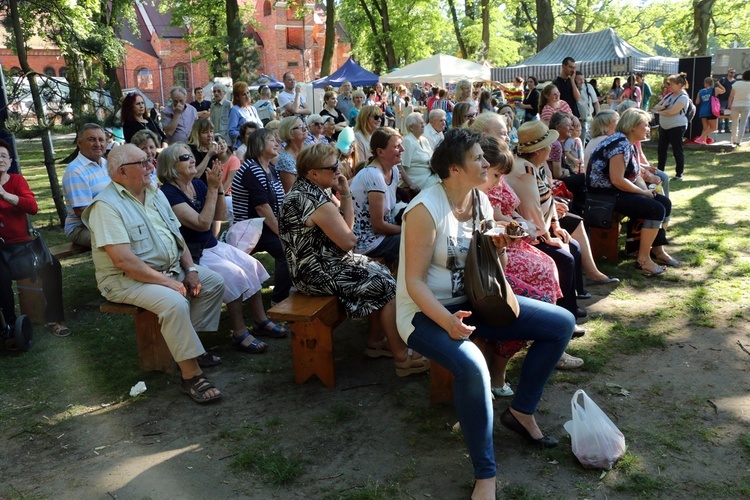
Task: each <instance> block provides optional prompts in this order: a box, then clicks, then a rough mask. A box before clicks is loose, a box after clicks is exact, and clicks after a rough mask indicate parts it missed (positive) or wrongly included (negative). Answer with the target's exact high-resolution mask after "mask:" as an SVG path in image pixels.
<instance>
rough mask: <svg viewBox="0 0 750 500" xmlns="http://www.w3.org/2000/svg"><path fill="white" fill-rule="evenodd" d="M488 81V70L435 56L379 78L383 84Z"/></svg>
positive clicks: (445, 56)
mask: <svg viewBox="0 0 750 500" xmlns="http://www.w3.org/2000/svg"><path fill="white" fill-rule="evenodd" d="M458 80H469V81H471V82H476V81H489V80H490V68H486V67H484V66H482V65H481V64H477V63H475V62H472V61H467V60H466V59H459V58H457V57H453V56H448V55H445V54H436V55H434V56H432V57H428V58H427V59H422V60H421V61H417V62H415V63H412V64H409V65H408V66H404V67H403V68H401V69H397V70H396V71H394V72H392V73H388V74H387V75H383V76H381V77H380V81H381V82H383V83H414V82H440V85H441V86H445V84H446V83H447V82H457V81H458Z"/></svg>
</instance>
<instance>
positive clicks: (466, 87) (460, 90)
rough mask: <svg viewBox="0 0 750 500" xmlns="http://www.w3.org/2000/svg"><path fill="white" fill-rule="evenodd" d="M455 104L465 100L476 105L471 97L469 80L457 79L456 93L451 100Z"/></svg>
mask: <svg viewBox="0 0 750 500" xmlns="http://www.w3.org/2000/svg"><path fill="white" fill-rule="evenodd" d="M453 101H454V102H455V103H456V104H458V103H459V102H467V103H469V104H473V105H476V103H475V102H474V100H473V99H472V98H471V82H470V81H469V80H459V81H457V82H456V94H455V99H454V100H453Z"/></svg>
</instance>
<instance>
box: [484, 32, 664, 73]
mask: <svg viewBox="0 0 750 500" xmlns="http://www.w3.org/2000/svg"><path fill="white" fill-rule="evenodd" d="M568 56H570V57H572V58H573V59H575V60H576V67H577V68H576V69H579V70H581V71H583V73H584V74H585V75H586V76H587V77H595V76H616V75H630V74H631V73H636V72H641V73H655V74H662V75H670V74H673V73H677V68H678V65H679V59H677V58H674V57H658V56H651V55H649V54H646V53H645V52H641V51H640V50H638V49H636V48H635V47H633V46H632V45H630V44H629V43H628V42H626V41H625V40H623V39H622V38H620V37H619V36H617V33H615V30H613V29H612V28H607V29H604V30H602V31H597V32H594V33H566V34H562V35H560V36H558V37H557V38H556V39H555V40H554V41H553V42H552V43H551V44H549V45H548V46H547V47H545V48H544V49H542V50H541V51H540V52H539V53H537V54H536V55H535V56H533V57H531V58H529V59H527V60H525V61H524V62H522V63H521V64H517V65H515V66H509V67H506V68H493V69H492V79H493V80H494V81H499V82H512V81H513V78H515V77H516V76H520V77H522V78H526V77H527V76H530V75H531V76H535V77H536V78H537V79H538V80H539V81H540V82H543V81H546V80H553V79H554V78H555V77H557V75H559V74H560V65H561V64H562V60H563V59H564V58H565V57H568Z"/></svg>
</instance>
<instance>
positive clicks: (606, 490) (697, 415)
mask: <svg viewBox="0 0 750 500" xmlns="http://www.w3.org/2000/svg"><path fill="white" fill-rule="evenodd" d="M646 299H647V297H646V298H644V300H646ZM645 303H648V300H646V302H645ZM614 307H617V300H616V299H613V298H609V297H604V296H595V297H594V300H593V301H591V302H590V304H589V311H590V313H592V315H593V316H594V317H596V314H601V313H604V314H606V312H607V310H611V308H614ZM677 321H678V322H682V321H683V320H681V319H678V320H677ZM590 326H591V329H592V332H594V334H595V329H596V324H595V321H594V322H592V323H591V324H590ZM364 333H365V323H364V322H361V321H360V322H352V321H347V322H345V323H344V324H342V325H341V326H340V327H339V328H338V329H337V330H336V334H335V354H336V375H337V385H336V388H335V389H327V388H325V387H324V386H323V385H322V384H321V383H320V382H319V381H317V380H312V381H309V382H308V383H306V384H303V385H296V384H294V383H293V380H292V371H291V366H292V365H291V348H290V340H289V339H285V340H277V341H271V346H272V349H271V352H269V353H267V354H264V355H260V356H242V355H240V354H238V353H236V352H234V351H232V350H230V349H229V348H228V346H227V345H225V343H224V342H222V341H221V340H219V339H216V338H211V337H207V338H205V339H204V340H206V344H208V345H209V346H215V352H217V353H218V354H220V355H221V356H223V358H224V363H223V364H222V365H220V366H218V367H216V368H213V369H209V370H207V373H209V375H210V377H211V379H212V381H214V382H215V383H216V384H217V385H218V386H219V387H221V388H222V389H223V390H224V391H225V397H224V400H223V401H222V402H220V403H219V404H216V405H209V406H198V405H196V404H194V403H192V402H191V401H190V400H189V399H188V398H187V397H186V396H184V395H182V394H180V393H179V391H178V390H177V387H176V385H175V383H174V382H175V380H176V379H174V378H171V377H169V376H166V375H161V374H144V380H145V381H146V384H147V386H148V390H147V391H146V393H145V394H144V395H143V396H140V397H138V398H135V399H132V398H125V400H124V401H123V402H121V403H117V404H112V405H109V404H108V403H110V402H108V401H100V402H97V403H92V404H91V405H89V406H88V407H87V408H84V409H77V410H72V409H70V408H66V406H67V404H66V401H65V395H58V396H56V398H55V400H54V401H50V402H49V404H48V409H47V410H46V411H44V412H42V413H40V414H39V415H37V417H38V421H39V422H40V425H38V426H37V428H36V429H34V428H31V429H29V428H28V427H23V426H20V425H19V424H18V423H16V422H6V423H5V424H4V426H3V431H2V436H3V438H2V441H3V445H2V455H3V457H4V459H3V460H2V464H3V465H2V467H3V474H2V479H1V480H0V496H3V497H7V498H105V499H106V498H182V499H193V498H194V499H203V498H324V497H331V498H338V497H345V498H441V499H442V498H445V499H453V498H468V496H469V493H470V484H471V479H472V477H471V476H472V475H471V464H470V462H469V460H468V456H467V452H466V448H465V446H464V443H463V441H462V439H461V438H460V436H457V435H456V434H454V433H451V431H450V426H451V425H452V424H454V423H455V421H456V419H455V416H454V411H453V408H452V406H451V405H442V406H433V405H430V403H429V398H428V394H429V383H428V382H429V377H428V376H424V375H419V376H412V377H407V378H405V379H400V378H397V377H396V376H395V373H394V369H393V364H392V362H391V361H390V360H387V359H379V360H369V359H366V358H365V357H364V356H362V354H361V353H362V349H363V347H364ZM749 337H750V329H749V328H748V326H747V323H746V322H745V321H742V322H740V324H738V325H736V326H735V327H734V328H732V329H731V330H728V329H725V328H715V329H710V328H695V327H690V328H687V327H685V328H682V327H678V328H677V333H675V334H672V335H670V337H669V338H668V345H667V346H666V347H665V348H663V349H662V348H654V349H648V350H645V351H640V352H638V353H635V354H627V353H622V354H620V355H618V356H617V357H616V358H615V359H614V360H612V361H610V362H609V363H608V364H607V366H606V368H605V370H604V371H603V372H599V373H596V374H594V375H593V376H592V374H591V373H588V374H587V373H586V372H581V373H571V372H567V373H559V372H558V374H556V375H555V376H554V377H553V379H552V381H551V382H550V384H549V385H548V387H547V389H546V391H545V394H544V398H543V401H542V404H541V405H540V412H539V415H538V420H539V422H540V426H541V427H542V429H544V430H545V431H546V432H548V433H549V434H552V435H555V436H557V437H559V438H560V439H561V444H560V446H559V447H558V448H557V449H555V450H552V451H540V450H537V449H534V448H531V447H529V446H528V445H527V444H525V443H524V442H522V441H521V440H520V439H519V438H518V437H517V436H516V435H512V434H511V433H510V432H509V431H507V430H505V429H504V428H503V427H502V426H500V425H499V422H496V426H495V453H496V459H497V462H498V472H499V474H498V481H499V485H500V491H501V493H500V494H499V496H500V497H504V496H510V497H512V496H516V497H521V496H524V497H525V498H530V497H544V498H546V497H557V498H632V497H638V496H660V497H679V498H688V497H695V496H706V495H708V494H711V495H712V496H716V497H730V496H733V495H732V494H729V493H728V492H730V491H733V490H731V488H732V485H733V484H736V483H737V482H740V481H744V483H745V485H747V484H748V479H747V478H748V459H747V456H746V453H747V451H746V450H743V449H742V447H740V446H738V445H737V441H738V439H739V437H740V436H741V435H743V434H745V433H747V428H748V423H750V397H749V396H748V377H747V371H748V362H749V361H750V355H748V354H747V353H746V352H743V350H742V349H741V348H740V346H739V345H738V344H737V342H738V341H740V342H741V343H743V344H744V345H746V346H747V345H750V338H749ZM65 340H66V341H69V342H75V336H73V337H71V338H69V339H65ZM29 354H32V353H29ZM584 358H585V355H584ZM512 375H513V374H511V380H512ZM127 384H128V385H130V381H127ZM608 384H609V385H608ZM613 384H615V385H617V386H621V387H622V388H624V389H626V390H627V391H629V395H623V394H622V393H621V389H620V387H616V386H614V385H613ZM578 388H583V389H584V390H586V391H587V393H588V394H589V395H590V396H591V397H592V398H593V399H594V400H595V401H596V402H597V403H598V404H599V405H600V406H601V407H602V409H604V410H605V412H607V413H608V414H609V415H610V416H611V417H612V419H613V420H614V422H615V423H616V424H617V425H618V426H619V427H620V429H621V430H622V431H623V433H624V434H625V437H626V440H627V444H628V447H629V453H630V454H631V455H634V456H635V457H637V462H638V467H639V468H640V471H641V473H642V478H647V479H648V480H650V481H651V482H650V483H649V482H643V483H642V484H643V490H642V491H639V487H640V486H639V484H641V483H638V481H637V478H639V477H641V476H636V479H633V476H630V479H627V478H626V472H627V471H625V470H622V469H615V470H612V471H610V472H607V473H606V474H602V471H598V470H597V471H590V470H585V469H583V468H582V467H581V466H580V465H578V463H577V462H576V459H575V457H574V456H573V455H572V453H571V449H570V440H569V438H568V436H567V434H566V433H565V432H564V430H563V428H562V426H563V424H564V423H565V421H567V420H569V419H570V414H571V410H570V398H571V396H572V395H573V393H574V392H575V390H576V389H578ZM508 402H509V401H508V400H502V401H496V403H495V405H496V415H497V416H499V413H500V412H502V411H503V410H504V409H505V407H506V406H507V404H508ZM70 403H73V402H72V401H71V402H70ZM3 404H5V405H7V404H9V403H8V402H7V401H6V402H3ZM252 447H255V448H256V449H262V450H266V451H268V450H276V451H280V452H283V453H284V454H286V455H287V456H292V457H296V458H299V459H300V460H301V462H302V464H303V465H302V466H303V472H302V473H301V474H300V475H299V476H298V477H297V478H296V479H294V480H293V481H292V482H291V483H289V484H287V485H283V486H277V485H275V484H274V482H273V481H272V479H271V478H270V477H269V475H268V473H264V472H262V471H261V470H260V469H251V470H249V471H248V470H237V469H236V468H234V467H232V463H233V461H234V460H236V459H237V457H238V456H239V455H238V453H241V452H242V451H243V450H245V449H247V448H252ZM623 484H625V485H630V486H625V487H623V486H622V485H623ZM634 484H635V486H633V485H634ZM618 485H620V486H618ZM362 488H368V489H367V491H369V492H370V493H371V496H364V495H361V496H356V494H357V492H361V489H362Z"/></svg>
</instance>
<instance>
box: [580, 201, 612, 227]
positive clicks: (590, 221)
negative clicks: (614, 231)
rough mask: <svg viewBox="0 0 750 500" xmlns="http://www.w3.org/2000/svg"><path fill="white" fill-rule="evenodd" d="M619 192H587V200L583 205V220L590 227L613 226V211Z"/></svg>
mask: <svg viewBox="0 0 750 500" xmlns="http://www.w3.org/2000/svg"><path fill="white" fill-rule="evenodd" d="M616 202H617V194H611V193H606V194H605V193H592V192H587V193H586V202H585V203H584V205H583V221H584V222H585V223H586V226H588V227H590V228H593V227H595V228H598V229H609V228H610V227H612V218H613V215H612V214H613V212H614V211H615V203H616Z"/></svg>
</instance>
